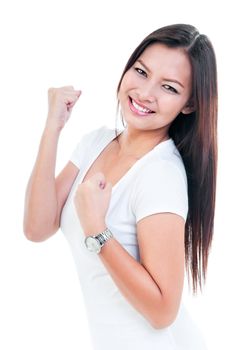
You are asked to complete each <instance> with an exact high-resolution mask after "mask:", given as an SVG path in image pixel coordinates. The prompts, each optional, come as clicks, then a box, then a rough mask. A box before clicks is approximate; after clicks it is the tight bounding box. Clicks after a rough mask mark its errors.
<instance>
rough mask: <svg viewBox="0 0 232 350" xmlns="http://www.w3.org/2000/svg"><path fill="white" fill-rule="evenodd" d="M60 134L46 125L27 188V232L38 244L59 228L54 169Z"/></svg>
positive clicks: (25, 229) (25, 209)
mask: <svg viewBox="0 0 232 350" xmlns="http://www.w3.org/2000/svg"><path fill="white" fill-rule="evenodd" d="M59 134H60V132H59V131H58V130H55V129H54V128H50V127H49V126H47V125H46V126H45V128H44V131H43V134H42V137H41V141H40V145H39V151H38V155H37V158H36V162H35V165H34V167H33V170H32V173H31V176H30V179H29V181H28V185H27V189H26V194H25V206H24V232H25V235H26V236H27V237H28V238H29V239H31V240H35V241H36V240H40V239H41V235H43V236H44V235H46V233H47V234H49V233H51V231H53V230H55V226H56V214H57V197H56V187H55V166H56V154H57V145H58V139H59Z"/></svg>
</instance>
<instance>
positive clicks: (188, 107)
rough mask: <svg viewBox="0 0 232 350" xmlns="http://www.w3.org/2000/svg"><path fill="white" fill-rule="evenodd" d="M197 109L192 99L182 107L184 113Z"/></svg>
mask: <svg viewBox="0 0 232 350" xmlns="http://www.w3.org/2000/svg"><path fill="white" fill-rule="evenodd" d="M194 111H195V106H194V103H193V101H192V100H190V101H189V102H188V103H187V104H186V105H185V107H184V108H183V109H182V111H181V112H182V113H183V114H190V113H192V112H194Z"/></svg>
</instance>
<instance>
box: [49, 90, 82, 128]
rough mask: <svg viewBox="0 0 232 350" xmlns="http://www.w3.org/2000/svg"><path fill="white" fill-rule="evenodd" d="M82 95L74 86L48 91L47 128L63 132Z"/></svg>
mask: <svg viewBox="0 0 232 350" xmlns="http://www.w3.org/2000/svg"><path fill="white" fill-rule="evenodd" d="M80 95H81V91H80V90H74V88H73V86H63V87H60V88H50V89H48V116H47V121H46V126H47V127H48V128H52V129H54V130H55V131H61V130H62V129H63V127H64V125H65V123H66V122H67V121H68V119H69V118H70V115H71V112H72V109H73V107H74V105H75V103H76V102H77V100H78V98H79V97H80Z"/></svg>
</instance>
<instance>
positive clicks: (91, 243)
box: [85, 236, 101, 253]
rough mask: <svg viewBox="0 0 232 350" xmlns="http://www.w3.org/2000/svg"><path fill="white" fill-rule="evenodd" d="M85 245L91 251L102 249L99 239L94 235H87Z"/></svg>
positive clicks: (96, 251) (97, 251)
mask: <svg viewBox="0 0 232 350" xmlns="http://www.w3.org/2000/svg"><path fill="white" fill-rule="evenodd" d="M85 245H86V247H87V248H88V250H89V251H90V252H94V253H99V252H100V250H101V246H100V243H99V241H98V240H97V239H96V238H94V237H92V236H89V237H86V239H85Z"/></svg>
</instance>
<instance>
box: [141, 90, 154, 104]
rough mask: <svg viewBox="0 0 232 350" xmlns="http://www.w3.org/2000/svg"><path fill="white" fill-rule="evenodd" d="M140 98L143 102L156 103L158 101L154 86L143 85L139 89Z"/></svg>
mask: <svg viewBox="0 0 232 350" xmlns="http://www.w3.org/2000/svg"><path fill="white" fill-rule="evenodd" d="M138 99H139V100H140V101H141V102H142V101H144V102H150V103H154V102H156V101H157V98H156V94H155V89H154V86H146V87H145V86H143V87H142V88H141V89H140V90H139V91H138Z"/></svg>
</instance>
